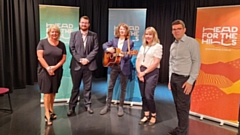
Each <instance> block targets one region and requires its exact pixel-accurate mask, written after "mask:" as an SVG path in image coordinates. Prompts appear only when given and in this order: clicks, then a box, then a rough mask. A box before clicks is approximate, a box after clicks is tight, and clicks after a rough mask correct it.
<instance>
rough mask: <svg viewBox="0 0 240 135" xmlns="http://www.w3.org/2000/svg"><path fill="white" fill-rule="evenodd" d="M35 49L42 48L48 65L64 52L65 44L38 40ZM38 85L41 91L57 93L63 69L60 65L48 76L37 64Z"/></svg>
mask: <svg viewBox="0 0 240 135" xmlns="http://www.w3.org/2000/svg"><path fill="white" fill-rule="evenodd" d="M37 50H43V58H44V59H45V61H46V62H47V64H48V65H49V66H54V65H56V64H57V63H58V62H59V61H60V60H61V59H62V56H63V55H64V54H66V48H65V44H64V43H63V42H61V41H59V43H58V45H57V46H53V45H51V44H50V43H49V42H48V40H47V39H43V40H40V42H39V43H38V46H37ZM37 73H38V85H39V87H40V91H41V93H46V94H47V93H57V92H58V88H59V86H60V83H61V79H62V74H63V69H62V66H61V67H59V68H58V69H57V70H55V72H54V74H55V75H53V76H50V75H49V74H48V72H47V70H46V69H45V68H44V67H42V65H41V64H40V63H39V64H38V70H37Z"/></svg>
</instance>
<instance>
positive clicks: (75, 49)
mask: <svg viewBox="0 0 240 135" xmlns="http://www.w3.org/2000/svg"><path fill="white" fill-rule="evenodd" d="M79 26H80V30H79V31H76V32H72V33H71V37H70V43H69V46H70V52H71V54H72V60H71V64H70V68H71V77H72V83H73V88H72V94H71V98H70V101H69V111H68V113H67V115H68V116H71V115H73V114H74V113H75V107H76V105H77V102H78V96H79V87H80V84H81V80H83V85H84V105H85V109H86V111H88V113H90V114H92V113H93V110H92V109H91V87H92V71H94V70H96V69H97V63H96V59H95V58H96V55H97V53H98V38H97V34H96V33H94V32H92V31H89V30H88V28H89V26H90V23H89V18H88V17H87V16H82V17H81V18H80V22H79Z"/></svg>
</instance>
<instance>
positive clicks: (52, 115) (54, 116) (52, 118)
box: [49, 111, 57, 120]
mask: <svg viewBox="0 0 240 135" xmlns="http://www.w3.org/2000/svg"><path fill="white" fill-rule="evenodd" d="M49 113H50V119H51V120H55V119H57V115H56V114H55V113H53V112H51V111H49Z"/></svg>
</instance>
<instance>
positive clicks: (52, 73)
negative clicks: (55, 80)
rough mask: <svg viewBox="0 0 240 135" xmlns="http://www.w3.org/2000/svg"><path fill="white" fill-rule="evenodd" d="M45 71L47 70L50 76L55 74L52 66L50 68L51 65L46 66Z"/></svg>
mask: <svg viewBox="0 0 240 135" xmlns="http://www.w3.org/2000/svg"><path fill="white" fill-rule="evenodd" d="M47 72H48V74H49V75H50V76H53V75H55V74H54V71H53V70H52V68H51V66H49V67H48V68H47Z"/></svg>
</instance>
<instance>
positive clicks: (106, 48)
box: [102, 39, 115, 53]
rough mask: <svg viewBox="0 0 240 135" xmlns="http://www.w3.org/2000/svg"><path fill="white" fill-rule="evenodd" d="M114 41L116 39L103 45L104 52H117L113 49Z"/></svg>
mask: <svg viewBox="0 0 240 135" xmlns="http://www.w3.org/2000/svg"><path fill="white" fill-rule="evenodd" d="M113 40H114V39H112V40H110V41H108V42H106V43H104V44H103V45H102V47H103V51H104V52H110V53H114V52H115V49H114V47H113V43H114V42H113Z"/></svg>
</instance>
